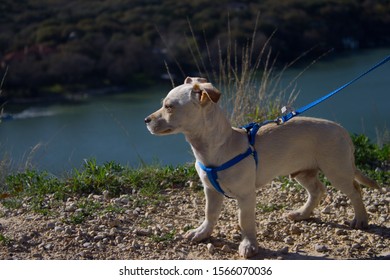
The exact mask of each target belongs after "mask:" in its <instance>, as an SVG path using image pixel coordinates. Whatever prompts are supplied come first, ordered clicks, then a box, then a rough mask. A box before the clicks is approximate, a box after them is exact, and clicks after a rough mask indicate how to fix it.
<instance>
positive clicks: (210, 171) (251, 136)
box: [197, 121, 274, 198]
mask: <svg viewBox="0 0 390 280" xmlns="http://www.w3.org/2000/svg"><path fill="white" fill-rule="evenodd" d="M271 122H274V121H265V122H263V123H261V124H259V123H250V124H247V125H245V126H242V127H241V128H243V129H245V130H246V132H247V134H248V141H249V148H248V150H246V152H244V153H242V154H239V155H238V156H236V157H234V158H232V159H231V160H229V161H227V162H225V163H224V164H222V165H220V166H217V167H208V166H205V165H204V164H203V163H201V162H200V161H197V164H198V166H199V167H200V168H201V169H202V170H203V171H204V172H206V174H207V178H208V179H209V181H210V183H211V184H212V185H213V187H214V189H215V190H216V191H217V192H219V193H221V194H223V195H224V196H226V197H228V198H231V197H229V196H227V195H226V194H225V192H224V190H223V189H222V188H221V186H220V184H219V183H218V171H222V170H225V169H228V168H230V167H232V166H233V165H236V164H237V163H239V162H240V161H242V160H243V159H245V158H247V157H248V156H250V155H252V156H253V159H254V160H255V163H256V167H257V164H258V159H257V152H256V149H255V141H256V134H257V131H258V130H259V129H260V127H261V126H262V125H264V124H267V123H271Z"/></svg>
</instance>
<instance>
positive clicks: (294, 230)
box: [290, 225, 302, 234]
mask: <svg viewBox="0 0 390 280" xmlns="http://www.w3.org/2000/svg"><path fill="white" fill-rule="evenodd" d="M290 231H291V233H292V234H301V233H302V230H301V229H300V228H299V227H298V226H296V225H292V226H291V228H290Z"/></svg>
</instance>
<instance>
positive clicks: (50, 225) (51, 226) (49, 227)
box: [46, 222, 56, 229]
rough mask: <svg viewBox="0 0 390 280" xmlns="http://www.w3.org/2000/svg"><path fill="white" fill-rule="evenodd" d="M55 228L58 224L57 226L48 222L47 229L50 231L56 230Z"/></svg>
mask: <svg viewBox="0 0 390 280" xmlns="http://www.w3.org/2000/svg"><path fill="white" fill-rule="evenodd" d="M55 226H56V224H55V223H54V222H48V223H47V224H46V227H47V228H48V229H54V228H55Z"/></svg>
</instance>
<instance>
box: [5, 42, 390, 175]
mask: <svg viewBox="0 0 390 280" xmlns="http://www.w3.org/2000/svg"><path fill="white" fill-rule="evenodd" d="M389 54H390V49H381V50H374V51H364V52H356V53H352V54H350V55H347V56H343V57H340V58H336V59H332V60H330V61H326V62H319V63H316V64H315V65H314V66H312V67H310V69H309V70H307V71H306V72H305V73H304V74H303V75H302V76H301V77H300V78H299V79H298V81H297V88H298V89H299V90H300V94H299V96H298V99H297V100H296V102H295V104H294V106H295V107H296V108H298V107H300V106H302V105H306V104H307V103H309V102H311V101H313V100H314V99H316V98H318V97H320V96H322V95H325V94H327V93H328V92H330V91H332V90H334V89H336V88H338V87H339V86H341V85H342V84H344V83H345V82H347V81H349V80H351V79H353V78H355V77H356V76H357V75H359V74H361V73H362V72H364V71H365V70H367V69H368V68H369V67H371V66H372V65H373V64H375V63H376V62H378V61H379V60H381V59H382V58H383V57H385V56H386V55H389ZM300 71H301V70H300V69H290V70H289V71H287V72H286V73H285V78H284V81H285V82H286V83H287V82H288V81H290V80H291V78H292V77H295V76H296V75H297V73H299V72H300ZM389 78H390V63H389V64H386V65H385V66H382V67H381V68H379V69H377V70H375V72H373V73H371V74H369V75H368V76H366V77H365V78H363V79H362V80H360V81H358V82H357V83H356V84H354V85H352V86H351V87H348V88H347V89H345V90H343V91H342V92H340V93H338V94H337V95H336V96H335V97H332V98H331V99H329V100H328V101H325V102H324V103H321V105H319V106H317V107H315V108H313V109H311V110H310V111H307V112H306V113H305V115H306V116H316V117H322V118H327V119H331V120H334V121H337V122H339V123H341V124H342V125H343V126H344V127H346V128H347V129H348V130H349V131H350V132H353V133H365V134H367V135H368V136H369V137H370V138H372V139H376V137H377V131H379V132H383V131H384V130H385V129H389V127H388V126H389V120H390V110H389V109H388V107H389V105H390V79H389ZM169 89H170V86H169V83H167V85H166V86H165V87H164V86H159V87H156V88H152V89H149V90H146V91H142V92H131V93H130V94H117V95H113V96H99V97H95V98H92V99H90V100H88V102H85V103H83V104H79V105H69V104H68V105H53V106H42V107H39V106H32V107H28V108H24V110H23V111H21V112H19V114H16V115H14V120H11V121H4V122H2V123H1V124H0V159H2V158H10V159H11V160H12V163H13V166H14V167H20V166H23V165H24V164H25V163H26V162H31V163H32V164H33V165H34V166H35V167H36V168H38V169H41V170H48V171H50V172H52V173H55V174H62V173H64V172H67V171H71V170H72V169H73V168H79V167H80V166H81V165H82V164H83V162H84V160H85V159H90V158H95V159H96V160H97V162H98V163H104V162H107V161H111V160H114V161H116V162H119V163H121V164H124V165H130V166H133V167H137V166H139V165H140V164H142V163H147V164H151V163H160V164H172V165H176V164H181V163H185V162H190V161H193V156H192V153H191V150H190V147H189V145H188V144H187V143H186V142H185V139H184V137H183V135H171V136H164V137H158V136H153V135H151V134H150V133H149V132H148V131H147V129H146V128H145V125H144V122H143V119H144V117H145V116H147V115H148V114H150V113H151V112H153V111H155V110H156V109H158V108H159V107H160V104H161V99H162V98H163V97H164V96H165V95H166V93H167V92H168V91H169ZM6 109H7V108H6Z"/></svg>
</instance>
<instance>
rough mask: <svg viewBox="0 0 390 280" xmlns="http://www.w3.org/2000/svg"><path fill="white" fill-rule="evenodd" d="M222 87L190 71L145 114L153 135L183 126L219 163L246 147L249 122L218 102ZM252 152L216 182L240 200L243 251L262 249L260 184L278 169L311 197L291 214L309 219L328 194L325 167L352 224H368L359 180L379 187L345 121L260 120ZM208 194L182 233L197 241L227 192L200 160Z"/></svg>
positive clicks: (202, 157) (211, 161)
mask: <svg viewBox="0 0 390 280" xmlns="http://www.w3.org/2000/svg"><path fill="white" fill-rule="evenodd" d="M220 97H221V93H220V91H219V90H218V89H216V88H215V87H214V86H213V85H212V84H211V83H208V82H207V80H206V79H204V78H194V77H187V78H186V79H185V81H184V84H182V85H179V86H177V87H175V88H173V89H172V90H171V91H170V92H169V93H168V95H167V96H166V97H165V99H164V100H163V102H162V108H161V109H159V110H157V111H156V112H154V113H152V114H151V115H149V116H148V117H146V118H145V123H146V125H147V128H148V130H149V131H150V132H151V133H152V134H154V135H169V134H175V133H183V134H184V135H185V138H186V140H187V142H189V144H190V145H191V148H192V151H193V153H194V155H195V158H196V161H197V162H198V163H201V164H203V165H204V166H211V167H217V166H220V165H221V164H223V163H226V162H227V161H229V160H231V159H232V158H234V157H236V156H237V155H240V154H242V153H243V152H244V151H246V150H247V149H248V146H249V144H248V135H247V132H246V131H245V130H244V129H241V128H234V127H232V126H231V123H230V121H229V120H228V119H227V117H226V116H225V114H224V112H223V111H222V109H221V108H220V107H219V105H218V100H219V99H220ZM253 149H254V150H256V152H257V155H258V164H256V163H255V160H254V159H253V157H250V156H248V157H245V158H243V159H242V160H240V161H239V162H238V163H236V164H235V165H233V166H231V167H229V168H227V169H225V170H222V171H220V172H219V173H218V183H219V186H220V187H221V188H222V189H223V191H224V193H225V195H226V196H229V197H231V198H234V199H236V200H237V202H238V207H239V225H240V228H241V233H242V241H241V243H240V246H239V254H240V256H242V257H244V258H250V257H252V256H254V255H256V254H257V252H258V244H257V240H256V221H255V208H256V197H255V189H256V187H261V186H265V185H267V184H268V183H270V182H271V181H272V180H273V179H274V178H275V177H277V176H286V175H290V176H291V177H292V178H294V179H295V180H296V181H297V182H298V183H299V184H301V185H302V186H303V187H304V188H305V189H306V191H307V193H308V199H307V201H306V203H305V204H304V205H303V206H302V207H301V208H299V209H297V210H295V211H292V212H290V213H288V214H287V217H288V218H290V219H292V220H294V221H300V220H304V219H308V218H309V217H310V215H311V214H312V211H313V209H314V208H315V207H316V206H317V205H318V204H319V202H320V200H321V198H322V196H323V195H324V193H325V186H324V185H323V184H322V183H321V181H320V180H319V179H318V173H319V171H321V172H322V173H324V174H325V176H326V177H327V178H328V180H329V181H330V182H331V184H332V185H333V186H335V187H336V188H337V189H339V190H340V191H342V192H343V193H345V194H346V195H347V196H348V198H349V199H350V201H351V204H352V206H353V208H354V214H355V215H354V219H353V220H352V221H351V227H352V228H365V227H367V226H368V215H367V212H366V209H365V206H364V204H363V201H362V195H361V192H360V186H359V184H363V185H366V186H369V187H372V188H376V189H380V187H379V185H378V184H377V183H376V182H375V181H373V180H371V179H369V178H367V177H366V176H364V175H363V174H362V173H361V172H360V171H359V170H358V169H357V168H356V167H355V160H354V146H353V143H352V141H351V138H350V136H349V134H348V132H347V131H346V130H345V129H344V128H343V127H341V126H340V125H338V124H336V123H334V122H331V121H328V120H324V119H318V118H309V117H298V116H297V117H295V118H293V119H291V120H290V121H288V122H285V123H283V124H276V123H271V124H267V125H264V126H262V127H261V128H260V129H259V131H258V132H257V134H256V136H255V143H254V147H253ZM195 167H196V170H197V173H198V175H199V177H200V180H201V181H202V183H203V186H204V193H205V197H206V207H205V219H204V221H203V223H202V224H201V225H200V226H199V227H198V228H196V229H193V230H190V231H188V232H187V233H186V235H185V237H186V238H188V239H189V240H191V241H195V242H199V241H202V240H204V239H207V238H208V237H209V236H210V235H211V233H212V231H213V228H214V226H215V224H216V223H217V220H218V217H219V214H220V212H221V208H222V201H223V199H224V196H223V195H222V194H221V193H220V192H218V191H217V190H216V189H215V188H214V187H213V183H212V182H211V181H212V180H210V177H209V176H208V174H207V172H206V171H205V170H204V169H202V168H201V165H200V164H195Z"/></svg>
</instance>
